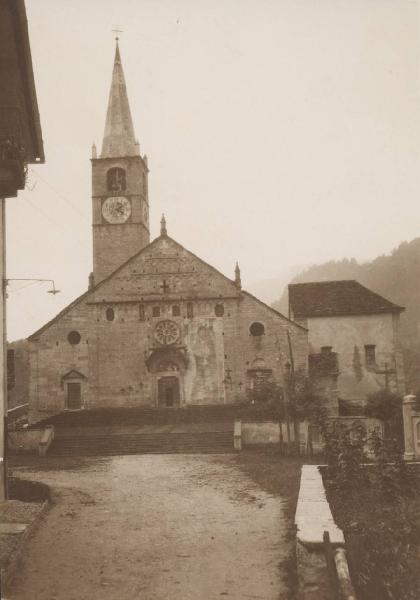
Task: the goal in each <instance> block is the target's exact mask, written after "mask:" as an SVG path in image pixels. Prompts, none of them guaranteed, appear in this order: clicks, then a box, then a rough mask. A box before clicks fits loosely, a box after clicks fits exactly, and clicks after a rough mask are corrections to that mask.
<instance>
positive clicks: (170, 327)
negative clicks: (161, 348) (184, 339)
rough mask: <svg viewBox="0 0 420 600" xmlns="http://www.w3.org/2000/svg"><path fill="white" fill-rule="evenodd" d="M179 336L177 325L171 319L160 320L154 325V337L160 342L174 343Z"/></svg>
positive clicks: (164, 343)
mask: <svg viewBox="0 0 420 600" xmlns="http://www.w3.org/2000/svg"><path fill="white" fill-rule="evenodd" d="M178 338H179V329H178V325H177V324H176V323H174V322H173V321H160V322H159V323H158V324H157V325H156V327H155V339H156V340H157V341H158V342H160V343H161V344H163V345H165V346H167V345H168V344H175V342H176V341H177V339H178Z"/></svg>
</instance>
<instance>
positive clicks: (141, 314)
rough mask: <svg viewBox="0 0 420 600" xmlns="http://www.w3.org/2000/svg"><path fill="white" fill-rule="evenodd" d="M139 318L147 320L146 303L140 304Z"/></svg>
mask: <svg viewBox="0 0 420 600" xmlns="http://www.w3.org/2000/svg"><path fill="white" fill-rule="evenodd" d="M139 319H140V321H145V320H146V311H145V310H144V304H140V306H139Z"/></svg>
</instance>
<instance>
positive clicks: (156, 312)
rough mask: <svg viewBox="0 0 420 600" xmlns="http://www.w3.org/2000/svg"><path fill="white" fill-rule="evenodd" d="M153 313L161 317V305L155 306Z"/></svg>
mask: <svg viewBox="0 0 420 600" xmlns="http://www.w3.org/2000/svg"><path fill="white" fill-rule="evenodd" d="M152 315H153V316H154V317H160V306H154V307H153V311H152Z"/></svg>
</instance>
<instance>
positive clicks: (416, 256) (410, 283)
mask: <svg viewBox="0 0 420 600" xmlns="http://www.w3.org/2000/svg"><path fill="white" fill-rule="evenodd" d="M331 279H356V280H357V281H359V282H360V283H362V284H363V285H365V286H366V287H368V288H370V289H371V290H373V291H375V292H378V293H379V294H381V295H382V296H384V297H385V298H388V299H389V300H391V301H392V302H395V303H396V304H400V305H401V306H405V307H406V310H405V312H404V313H402V315H401V340H402V345H403V349H404V362H405V368H406V375H407V388H408V391H414V392H417V390H419V388H420V238H415V239H414V240H412V241H411V242H403V243H402V244H400V245H399V246H398V248H396V249H395V250H393V251H392V252H391V254H388V255H382V256H379V257H378V258H376V259H375V260H373V261H371V262H366V263H358V262H357V261H356V260H355V259H354V258H352V259H344V260H340V261H330V262H327V263H324V264H321V265H314V266H312V267H309V268H307V269H306V270H304V271H302V272H301V273H299V274H298V275H297V276H296V277H294V279H293V280H292V281H291V282H290V283H303V282H308V281H328V280H331ZM273 306H274V307H275V308H277V309H278V310H280V311H281V312H283V313H284V314H287V313H288V308H287V288H285V290H284V292H283V295H282V297H281V298H280V299H279V300H278V301H277V302H275V303H273Z"/></svg>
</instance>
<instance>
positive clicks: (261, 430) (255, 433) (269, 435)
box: [242, 421, 280, 446]
mask: <svg viewBox="0 0 420 600" xmlns="http://www.w3.org/2000/svg"><path fill="white" fill-rule="evenodd" d="M279 443H280V425H279V423H275V422H274V421H265V422H262V423H246V422H245V423H244V422H243V423H242V445H243V446H252V445H261V444H279Z"/></svg>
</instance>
